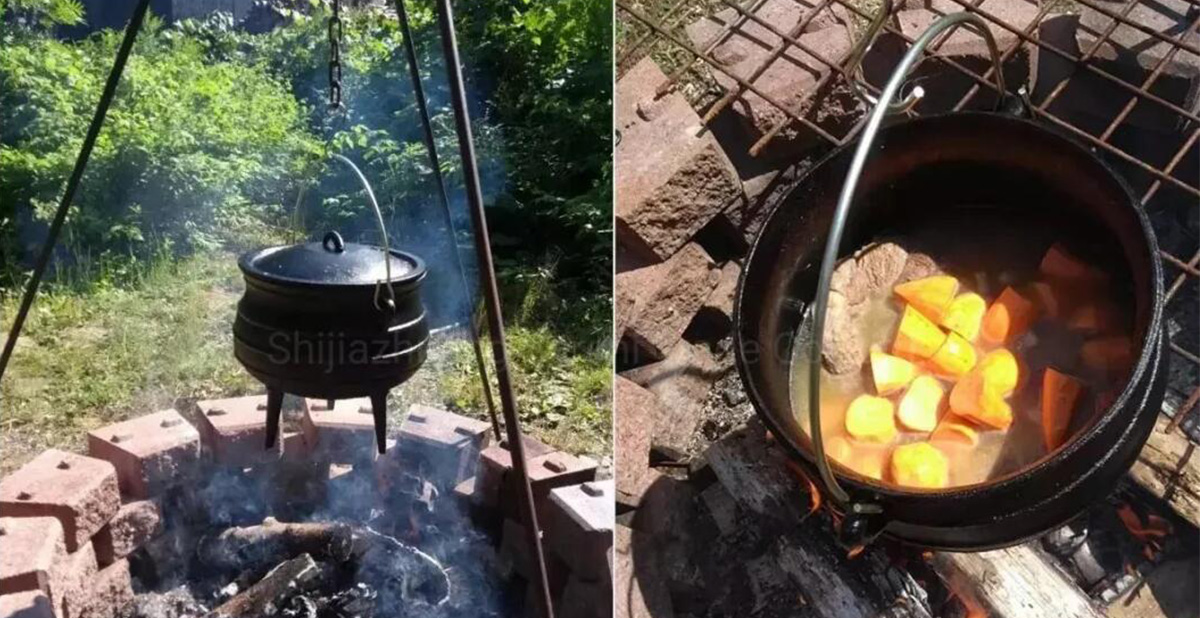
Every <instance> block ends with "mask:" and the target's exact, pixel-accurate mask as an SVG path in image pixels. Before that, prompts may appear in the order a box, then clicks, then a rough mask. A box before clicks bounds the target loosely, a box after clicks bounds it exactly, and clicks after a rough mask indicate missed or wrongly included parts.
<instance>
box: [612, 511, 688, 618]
mask: <svg viewBox="0 0 1200 618" xmlns="http://www.w3.org/2000/svg"><path fill="white" fill-rule="evenodd" d="M634 534H635V532H634V531H633V530H631V529H629V528H626V527H625V526H617V533H616V552H615V554H616V556H615V560H614V562H615V563H616V564H615V565H614V566H615V570H616V574H615V576H614V590H613V599H614V601H615V602H616V616H617V618H670V617H671V616H673V615H675V612H674V609H673V608H672V605H671V595H670V591H669V590H667V580H666V578H664V577H655V576H650V577H645V576H643V577H638V573H642V574H648V573H653V571H655V570H656V569H652V568H651V567H650V566H649V565H648V564H643V561H645V563H651V562H652V558H651V557H650V556H641V555H639V556H638V557H637V560H638V568H637V569H636V570H635V568H634V555H633V541H632V537H633V535H634Z"/></svg>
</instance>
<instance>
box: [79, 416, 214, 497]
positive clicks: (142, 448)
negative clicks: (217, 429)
mask: <svg viewBox="0 0 1200 618" xmlns="http://www.w3.org/2000/svg"><path fill="white" fill-rule="evenodd" d="M88 454H89V455H91V456H92V457H95V458H97V459H103V460H105V461H108V462H110V463H112V465H113V466H114V467H116V469H117V481H118V482H119V483H120V486H121V493H122V494H124V495H125V496H127V497H130V498H134V499H138V500H144V499H146V498H150V497H153V496H157V495H159V494H161V493H162V492H164V491H166V490H167V489H169V488H171V487H174V486H175V485H178V484H179V483H180V482H182V481H184V480H185V479H187V478H189V477H191V476H193V475H194V474H195V473H196V469H197V467H198V465H199V463H200V433H199V432H197V431H196V429H195V428H194V427H192V426H191V425H189V424H188V422H187V421H186V420H184V418H183V417H182V416H180V414H179V412H176V411H175V410H163V411H162V412H156V413H154V414H147V415H145V416H140V417H137V418H134V419H130V420H127V421H123V422H120V423H115V424H112V425H108V426H107V427H103V428H101V429H97V430H95V431H89V432H88Z"/></svg>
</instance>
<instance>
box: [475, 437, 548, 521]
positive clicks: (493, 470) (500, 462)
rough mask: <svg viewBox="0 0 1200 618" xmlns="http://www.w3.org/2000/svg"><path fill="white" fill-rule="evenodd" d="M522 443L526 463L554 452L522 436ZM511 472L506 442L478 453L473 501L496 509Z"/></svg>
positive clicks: (509, 453)
mask: <svg viewBox="0 0 1200 618" xmlns="http://www.w3.org/2000/svg"><path fill="white" fill-rule="evenodd" d="M522 443H523V444H524V445H525V459H526V461H529V460H532V459H533V458H535V457H540V456H542V455H545V454H547V453H551V452H553V451H554V449H553V448H551V447H550V446H548V445H546V444H545V443H543V442H540V441H539V440H537V439H535V438H531V437H529V436H522ZM511 470H512V453H511V452H510V451H509V449H508V441H507V440H504V441H501V442H500V444H493V445H491V446H488V447H486V448H484V449H483V450H482V451H481V452H480V453H479V467H478V472H477V474H476V476H475V499H476V502H477V503H478V504H479V505H480V506H483V507H487V508H496V507H497V506H499V505H500V498H501V495H500V494H501V491H502V488H503V486H504V483H505V479H506V478H507V476H508V474H509V472H510V471H511Z"/></svg>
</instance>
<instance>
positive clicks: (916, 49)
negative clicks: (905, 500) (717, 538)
mask: <svg viewBox="0 0 1200 618" xmlns="http://www.w3.org/2000/svg"><path fill="white" fill-rule="evenodd" d="M889 5H890V3H889V2H888V0H884V6H885V8H886V7H888V6H889ZM881 15H885V16H886V11H884V12H881ZM876 21H878V22H880V23H882V19H881V18H878V17H877V19H876ZM873 23H874V22H873ZM959 26H968V27H971V29H972V30H975V31H976V32H977V33H978V34H979V35H981V36H982V37H983V38H984V39H985V40H986V41H987V46H988V51H990V52H991V54H992V63H993V70H994V72H995V74H996V85H997V86H998V87H999V89H1000V93H1001V95H1003V94H1005V93H1006V90H1005V86H1004V74H1003V73H1002V72H1001V70H1000V54H999V52H998V51H997V49H996V40H995V38H994V37H993V36H992V32H991V30H989V29H988V27H987V23H986V22H984V21H983V19H982V18H980V17H979V16H978V15H974V14H972V13H966V12H961V13H951V14H949V15H946V16H944V17H942V18H940V19H938V20H937V21H935V22H934V23H933V24H932V25H930V26H929V28H928V29H927V30H925V32H923V33H921V36H920V37H918V38H917V40H916V41H915V42H913V45H912V47H911V48H909V50H908V52H906V53H905V54H904V57H903V58H901V59H900V63H899V64H898V65H896V69H895V71H893V72H892V75H891V77H889V78H888V81H887V85H885V86H884V87H883V91H882V92H881V93H880V95H879V100H878V102H876V103H875V107H874V108H873V109H872V110H871V114H870V116H869V117H868V118H867V123H866V125H865V126H864V127H863V130H862V136H861V137H860V138H859V141H858V145H857V146H855V149H854V158H853V159H852V160H851V161H850V169H849V171H848V172H847V173H846V180H845V182H844V183H843V184H842V192H841V194H840V195H839V196H838V201H837V207H836V209H835V210H834V213H833V222H832V223H831V224H830V226H829V238H828V240H827V241H826V242H825V253H824V256H823V257H822V260H821V270H820V279H819V280H818V283H817V295H816V298H815V299H814V309H813V320H814V321H813V342H812V348H811V350H810V351H811V355H810V357H809V360H810V364H809V376H808V377H809V381H808V414H809V427H811V428H815V429H814V430H810V432H809V433H810V434H811V435H810V438H811V439H812V443H813V451H814V453H813V454H814V456H815V459H816V464H817V471H818V472H820V474H821V481H822V482H823V483H824V484H825V488H826V489H827V490H828V491H829V495H830V496H831V497H832V498H833V500H834V501H835V502H837V503H839V504H841V505H845V506H847V507H848V510H849V511H851V512H853V513H857V514H870V513H877V512H878V511H879V507H878V505H874V504H870V503H869V501H868V502H862V501H857V502H855V503H852V501H851V498H850V496H849V495H848V494H847V493H846V490H845V489H843V488H842V486H841V485H840V484H838V481H837V477H836V476H835V475H834V473H833V469H832V468H831V467H830V465H829V459H828V457H827V456H826V454H825V444H824V440H823V439H822V436H821V433H822V432H821V404H820V402H821V346H822V343H823V341H824V339H825V312H826V310H827V308H828V306H829V287H830V280H831V279H832V277H833V266H834V263H835V262H836V261H837V257H838V246H840V245H841V244H842V232H843V231H844V230H845V227H846V219H847V217H848V215H849V213H850V204H851V202H853V200H854V191H855V189H856V188H857V187H858V180H859V177H860V176H861V175H862V172H863V168H864V167H865V166H866V162H867V156H868V155H869V154H870V153H871V146H872V144H874V142H875V137H876V136H877V135H878V134H879V129H880V127H882V126H883V120H884V117H885V116H886V115H887V114H888V113H889V112H891V111H892V110H893V103H892V102H893V100H894V99H895V98H896V95H897V93H898V92H899V91H900V87H901V85H902V84H903V83H904V79H905V78H906V77H908V73H909V72H910V71H911V70H912V68H913V66H914V65H916V64H917V62H918V60H919V59H920V56H921V53H922V52H923V51H924V50H925V47H926V46H928V45H929V43H930V42H931V41H932V40H933V39H934V38H936V37H937V36H938V35H940V34H942V33H943V32H945V31H947V30H950V29H952V28H957V27H959ZM860 60H861V58H860ZM914 92H915V91H914ZM900 104H901V105H903V104H904V101H901V102H900Z"/></svg>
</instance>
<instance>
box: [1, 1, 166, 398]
mask: <svg viewBox="0 0 1200 618" xmlns="http://www.w3.org/2000/svg"><path fill="white" fill-rule="evenodd" d="M149 6H150V0H139V2H138V4H137V6H136V7H134V9H133V16H132V17H131V18H130V19H129V25H127V26H125V38H124V39H122V40H121V47H120V48H118V49H117V59H116V61H115V62H114V63H113V67H112V70H111V71H109V73H108V81H107V82H105V83H104V91H103V92H101V93H100V103H99V104H98V105H97V106H96V113H95V114H94V115H93V116H92V123H91V124H90V125H88V130H87V135H86V136H84V138H83V146H82V147H80V149H79V156H78V157H76V158H75V168H74V169H73V170H71V176H70V178H68V179H67V188H66V190H65V191H63V196H62V201H60V202H59V203H58V210H57V211H55V213H54V220H53V221H51V223H50V231H49V233H48V234H47V235H46V242H45V244H43V245H42V253H41V254H40V255H39V256H38V260H37V262H36V263H35V264H34V267H33V277H32V278H31V279H30V280H29V286H28V287H26V288H25V295H24V296H23V297H22V298H21V307H20V308H19V309H18V310H17V317H16V319H15V320H13V323H12V328H10V329H9V331H8V340H6V341H5V342H4V352H3V353H0V378H3V377H4V372H5V371H6V370H7V369H8V361H9V359H11V358H12V353H13V350H14V349H16V347H17V338H18V337H20V336H21V329H22V328H24V326H25V319H26V318H27V317H29V309H30V308H31V307H32V306H33V298H34V297H35V296H37V293H38V287H39V286H41V284H42V277H43V276H45V274H46V267H47V266H49V264H50V258H51V257H53V256H54V246H55V245H56V244H58V236H59V234H61V233H62V227H63V223H65V222H66V220H67V212H68V211H70V210H71V202H72V201H74V200H75V191H76V190H78V189H79V182H80V180H82V179H83V172H84V170H85V169H87V164H88V159H90V158H91V157H92V149H93V148H94V147H95V146H96V138H97V137H99V136H100V129H101V127H103V126H104V118H105V117H106V116H108V107H109V105H111V104H112V100H113V97H114V96H115V95H116V92H117V84H119V83H120V82H121V74H123V73H124V72H125V62H126V61H127V60H129V53H130V52H131V51H133V42H134V40H136V39H137V34H138V32H139V31H140V30H141V29H142V22H143V21H144V19H145V17H146V9H147V8H149Z"/></svg>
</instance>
